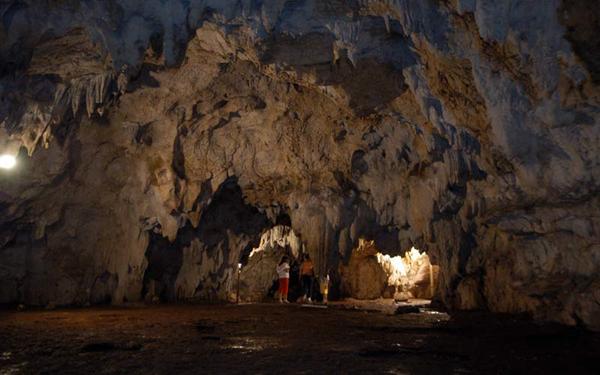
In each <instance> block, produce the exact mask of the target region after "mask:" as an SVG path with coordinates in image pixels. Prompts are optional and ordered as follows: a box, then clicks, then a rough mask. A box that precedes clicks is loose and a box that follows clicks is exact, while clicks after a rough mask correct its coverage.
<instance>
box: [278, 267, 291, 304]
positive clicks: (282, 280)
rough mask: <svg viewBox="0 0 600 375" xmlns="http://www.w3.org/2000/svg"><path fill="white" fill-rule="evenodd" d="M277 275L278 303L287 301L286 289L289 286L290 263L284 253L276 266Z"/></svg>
mask: <svg viewBox="0 0 600 375" xmlns="http://www.w3.org/2000/svg"><path fill="white" fill-rule="evenodd" d="M277 277H279V303H289V301H288V290H289V287H290V264H289V258H288V256H287V255H284V256H283V257H282V258H281V261H280V262H279V265H278V266H277Z"/></svg>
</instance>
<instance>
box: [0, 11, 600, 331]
mask: <svg viewBox="0 0 600 375" xmlns="http://www.w3.org/2000/svg"><path fill="white" fill-rule="evenodd" d="M594 6H595V2H594V1H593V0H547V1H534V0H513V1H508V0H502V1H498V0H348V1H342V0H265V1H254V0H235V1H234V0H186V1H184V0H173V1H159V0H107V1H88V0H48V1H33V0H10V1H4V2H2V3H1V4H0V17H1V21H2V22H0V153H12V154H16V155H18V166H17V168H15V169H14V170H11V171H0V302H2V303H16V302H19V303H26V304H32V305H47V304H52V305H67V304H85V303H88V302H92V303H100V302H107V301H108V300H110V302H112V303H121V302H123V301H136V300H141V299H142V298H143V296H144V293H148V287H147V284H148V283H149V282H150V281H152V283H151V284H153V285H154V287H153V289H157V288H158V289H160V290H159V291H156V290H154V291H153V293H158V294H161V296H162V298H165V299H177V298H224V297H225V296H226V295H227V293H228V292H229V291H230V290H231V287H232V285H233V284H232V283H233V276H234V274H235V268H236V266H237V263H238V261H239V259H240V257H244V256H246V255H245V254H247V253H248V252H249V251H250V249H252V248H253V247H256V246H257V244H258V242H259V240H260V236H261V234H262V233H263V232H264V231H266V230H268V229H269V228H271V227H273V226H275V225H277V224H284V225H289V226H291V227H292V228H293V230H294V231H295V232H296V233H297V234H298V235H299V236H300V238H301V240H302V243H303V244H304V246H305V247H306V249H307V251H308V252H309V253H310V254H311V255H312V258H313V259H314V260H315V262H316V268H317V271H318V273H319V274H320V275H323V274H325V273H326V272H330V274H331V280H332V290H331V297H334V296H335V294H336V290H338V289H339V284H340V280H339V274H337V271H336V270H337V269H338V266H339V264H340V263H347V262H348V260H349V258H350V255H351V252H352V249H353V248H355V247H356V246H357V244H358V241H359V239H360V238H366V239H370V240H374V241H375V243H376V245H377V247H378V248H379V249H381V250H382V251H384V252H385V253H386V254H391V255H395V254H401V253H404V252H405V251H406V250H407V249H410V247H411V246H412V245H414V246H416V247H417V248H419V249H421V250H424V251H426V252H427V253H428V254H429V255H430V256H431V258H432V261H433V263H434V264H438V265H439V266H440V276H439V285H438V289H437V290H438V295H437V296H436V298H437V299H439V301H440V302H442V303H444V304H445V305H446V306H448V307H449V308H455V309H477V308H483V309H489V310H491V311H496V312H511V313H528V314H531V315H532V316H533V317H535V318H536V319H540V320H554V321H559V322H562V323H567V324H579V325H582V326H585V327H588V328H591V329H597V330H598V329H600V276H598V275H599V274H600V273H599V271H600V209H599V207H600V197H599V194H598V193H599V192H600V150H599V148H600V147H599V144H600V89H599V85H600V66H599V64H598V61H600V59H599V58H600V48H599V39H598V35H599V33H600V26H599V22H598V19H599V16H598V13H597V12H593V11H590V9H593V8H594ZM157 285H158V286H157Z"/></svg>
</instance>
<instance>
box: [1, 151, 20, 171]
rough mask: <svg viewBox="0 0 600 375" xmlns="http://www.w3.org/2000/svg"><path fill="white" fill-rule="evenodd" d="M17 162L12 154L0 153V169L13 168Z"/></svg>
mask: <svg viewBox="0 0 600 375" xmlns="http://www.w3.org/2000/svg"><path fill="white" fill-rule="evenodd" d="M16 164H17V159H16V158H15V157H14V156H12V155H6V154H5V155H1V156H0V168H2V169H13V168H14V166H15V165H16Z"/></svg>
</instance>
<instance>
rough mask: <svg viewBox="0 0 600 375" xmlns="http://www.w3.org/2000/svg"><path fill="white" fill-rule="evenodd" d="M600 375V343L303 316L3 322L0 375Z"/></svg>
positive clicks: (62, 314) (204, 309) (526, 328)
mask: <svg viewBox="0 0 600 375" xmlns="http://www.w3.org/2000/svg"><path fill="white" fill-rule="evenodd" d="M367 372H369V373H390V374H466V373H492V374H504V373H506V374H518V373H522V374H532V373H540V374H542V373H543V374H549V373H562V374H584V373H590V374H600V337H599V336H598V335H593V334H590V333H587V332H582V331H579V330H576V329H566V328H564V327H559V326H535V325H533V324H531V323H527V322H524V321H517V320H514V319H512V318H503V317H498V316H484V315H480V314H466V315H460V316H453V317H452V318H449V317H448V316H447V315H445V314H439V313H410V314H402V315H395V316H390V315H386V314H382V313H378V312H366V311H363V310H348V309H342V308H333V307H331V308H328V309H319V308H309V307H302V306H300V305H294V304H292V305H272V304H261V305H240V306H236V305H175V306H151V307H130V308H93V309H72V310H53V311H24V312H14V311H3V312H0V374H21V373H23V374H29V373H60V374H65V373H85V374H90V373H91V374H113V373H123V374H135V373H141V374H179V373H185V374H192V373H218V374H222V373H273V374H275V373H277V374H281V373H306V374H308V373H327V374H329V373H367Z"/></svg>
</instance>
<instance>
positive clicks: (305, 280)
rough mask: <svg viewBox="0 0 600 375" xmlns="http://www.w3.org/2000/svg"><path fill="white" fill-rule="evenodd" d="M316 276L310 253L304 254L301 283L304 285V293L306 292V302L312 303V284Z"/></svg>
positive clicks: (301, 266)
mask: <svg viewBox="0 0 600 375" xmlns="http://www.w3.org/2000/svg"><path fill="white" fill-rule="evenodd" d="M314 276H315V265H314V263H313V261H312V260H311V259H310V255H308V253H306V254H304V259H303V260H302V264H301V265H300V281H301V283H302V291H303V292H304V301H307V302H308V303H312V299H311V297H312V284H313V278H314Z"/></svg>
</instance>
